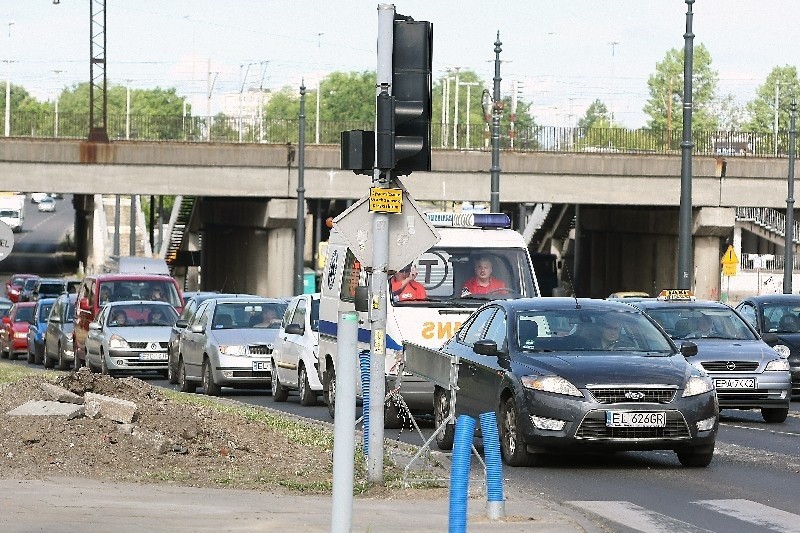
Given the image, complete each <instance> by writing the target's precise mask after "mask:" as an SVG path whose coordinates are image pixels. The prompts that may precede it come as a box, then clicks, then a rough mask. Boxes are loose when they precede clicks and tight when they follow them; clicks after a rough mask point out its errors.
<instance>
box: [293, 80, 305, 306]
mask: <svg viewBox="0 0 800 533" xmlns="http://www.w3.org/2000/svg"><path fill="white" fill-rule="evenodd" d="M299 122H300V134H299V135H300V136H299V139H298V141H297V152H298V155H297V224H296V226H295V235H294V293H295V295H297V294H303V270H304V268H303V266H304V265H303V249H304V245H305V240H306V239H305V237H306V205H305V204H306V201H305V191H306V189H305V186H304V185H305V184H304V181H305V180H304V176H303V172H304V170H305V151H306V140H305V138H306V85H305V83H304V82H303V81H301V82H300V120H299Z"/></svg>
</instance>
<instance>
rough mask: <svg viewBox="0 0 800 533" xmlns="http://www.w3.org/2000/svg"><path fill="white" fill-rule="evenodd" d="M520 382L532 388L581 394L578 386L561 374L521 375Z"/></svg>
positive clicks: (558, 392)
mask: <svg viewBox="0 0 800 533" xmlns="http://www.w3.org/2000/svg"><path fill="white" fill-rule="evenodd" d="M522 384H523V385H524V386H525V387H527V388H529V389H533V390H540V391H544V392H552V393H553V394H565V395H567V396H583V394H581V391H579V390H578V387H576V386H575V385H573V384H572V383H570V382H569V381H567V380H566V379H564V378H562V377H561V376H522Z"/></svg>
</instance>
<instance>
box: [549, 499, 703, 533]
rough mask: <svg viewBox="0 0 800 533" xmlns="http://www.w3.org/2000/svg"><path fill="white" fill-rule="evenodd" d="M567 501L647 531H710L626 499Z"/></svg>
mask: <svg viewBox="0 0 800 533" xmlns="http://www.w3.org/2000/svg"><path fill="white" fill-rule="evenodd" d="M565 503H567V504H569V505H572V506H574V507H578V508H580V509H584V510H586V511H589V512H591V513H594V514H596V515H599V516H602V517H603V518H605V519H607V520H610V521H612V522H616V523H618V524H624V525H625V526H626V527H629V528H631V529H635V530H637V531H644V532H646V533H700V532H708V531H709V530H708V529H702V528H699V527H696V526H693V525H692V524H689V523H687V522H684V521H682V520H677V519H675V518H672V517H669V516H667V515H663V514H661V513H657V512H655V511H651V510H649V509H646V508H644V507H640V506H638V505H635V504H633V503H631V502H626V501H571V502H565Z"/></svg>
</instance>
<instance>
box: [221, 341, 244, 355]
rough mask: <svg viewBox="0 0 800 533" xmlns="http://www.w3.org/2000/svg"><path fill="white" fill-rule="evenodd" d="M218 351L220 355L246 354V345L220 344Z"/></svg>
mask: <svg viewBox="0 0 800 533" xmlns="http://www.w3.org/2000/svg"><path fill="white" fill-rule="evenodd" d="M219 353H221V354H222V355H239V356H241V355H247V346H243V345H241V344H220V346H219Z"/></svg>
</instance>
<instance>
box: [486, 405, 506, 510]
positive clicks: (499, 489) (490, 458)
mask: <svg viewBox="0 0 800 533" xmlns="http://www.w3.org/2000/svg"><path fill="white" fill-rule="evenodd" d="M480 419H481V434H482V435H483V458H484V460H485V461H486V513H487V515H488V516H489V519H490V520H497V519H500V518H505V514H506V513H505V498H504V497H503V462H502V460H501V459H500V438H499V436H498V434H497V415H495V414H494V411H491V412H489V413H481V416H480Z"/></svg>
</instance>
